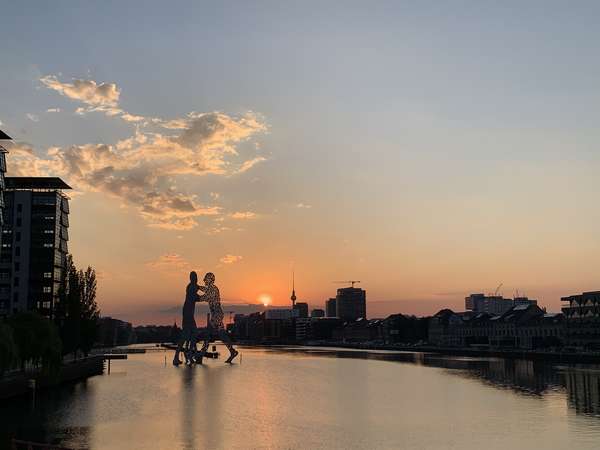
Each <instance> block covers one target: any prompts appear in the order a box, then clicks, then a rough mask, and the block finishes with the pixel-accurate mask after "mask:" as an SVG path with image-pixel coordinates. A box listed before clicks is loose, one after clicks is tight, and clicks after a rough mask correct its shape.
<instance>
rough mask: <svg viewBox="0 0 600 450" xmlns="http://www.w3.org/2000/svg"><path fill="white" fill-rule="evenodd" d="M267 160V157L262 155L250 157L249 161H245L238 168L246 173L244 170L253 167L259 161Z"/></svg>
mask: <svg viewBox="0 0 600 450" xmlns="http://www.w3.org/2000/svg"><path fill="white" fill-rule="evenodd" d="M266 160H267V158H264V157H262V156H257V157H255V158H252V159H249V160H248V161H245V162H244V164H242V165H241V166H240V168H239V169H238V173H244V172H246V171H248V170H250V169H252V168H253V167H254V166H255V165H257V164H258V163H260V162H262V161H266Z"/></svg>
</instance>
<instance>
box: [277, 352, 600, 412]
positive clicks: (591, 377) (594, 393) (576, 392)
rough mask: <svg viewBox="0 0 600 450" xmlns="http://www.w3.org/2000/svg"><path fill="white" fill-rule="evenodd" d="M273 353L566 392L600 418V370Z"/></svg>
mask: <svg viewBox="0 0 600 450" xmlns="http://www.w3.org/2000/svg"><path fill="white" fill-rule="evenodd" d="M271 351H273V352H296V353H303V354H306V355H311V356H323V357H335V358H357V359H370V360H380V361H393V362H400V363H410V364H418V365H423V366H428V367H437V368H443V369H447V370H448V373H454V374H456V375H458V376H463V377H469V378H472V379H477V380H480V381H482V382H484V383H486V384H488V385H490V386H494V387H496V388H501V389H511V390H513V391H515V392H518V393H522V394H526V395H537V396H542V395H544V394H545V393H547V392H557V391H562V392H566V395H567V400H568V405H569V406H570V407H571V408H573V409H574V410H575V411H576V412H577V413H578V414H585V415H591V416H596V417H600V366H598V365H589V364H586V365H575V366H561V365H556V364H554V363H549V362H545V361H531V360H523V359H503V358H471V357H451V356H444V355H439V354H434V353H410V352H388V351H364V350H349V349H333V348H301V347H285V348H275V349H271Z"/></svg>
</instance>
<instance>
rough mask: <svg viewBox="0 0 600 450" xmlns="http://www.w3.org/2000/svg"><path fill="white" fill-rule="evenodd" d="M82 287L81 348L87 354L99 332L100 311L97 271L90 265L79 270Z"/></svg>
mask: <svg viewBox="0 0 600 450" xmlns="http://www.w3.org/2000/svg"><path fill="white" fill-rule="evenodd" d="M79 284H80V287H81V349H82V350H83V352H84V353H85V354H86V355H87V354H88V353H89V351H90V350H91V348H92V346H93V345H94V342H95V341H96V336H97V334H98V318H99V316H100V311H99V310H98V305H97V303H96V287H97V282H96V271H95V270H94V269H93V268H92V267H90V266H88V268H87V269H86V271H85V272H83V271H79Z"/></svg>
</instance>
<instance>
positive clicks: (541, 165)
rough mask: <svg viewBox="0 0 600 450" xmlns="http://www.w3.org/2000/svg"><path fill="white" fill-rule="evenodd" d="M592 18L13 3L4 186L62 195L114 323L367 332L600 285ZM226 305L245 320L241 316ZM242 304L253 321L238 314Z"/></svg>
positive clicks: (8, 21)
mask: <svg viewBox="0 0 600 450" xmlns="http://www.w3.org/2000/svg"><path fill="white" fill-rule="evenodd" d="M599 17H600V4H598V3H597V2H579V1H578V2H569V3H568V4H567V2H553V1H543V2H536V1H528V2H510V1H506V2H488V1H471V2H469V1H448V2H428V1H423V2H412V1H404V2H403V1H396V2H385V1H377V2H373V3H371V2H353V1H344V2H333V1H326V2H309V1H307V2H281V1H273V2H266V1H256V2H241V1H238V2H200V1H190V2H178V1H174V2H151V1H145V2H136V1H130V2H118V1H113V2H110V1H106V2H102V3H101V4H100V3H91V2H75V1H73V2H61V1H58V2H51V3H50V2H44V3H40V2H27V1H23V2H10V3H7V4H5V5H3V6H2V15H1V16H0V29H1V30H2V39H0V55H1V60H0V122H1V125H0V127H1V129H2V130H4V131H5V132H7V133H8V134H9V135H11V136H12V137H13V139H14V143H13V144H12V145H11V146H10V149H9V150H10V154H9V156H8V158H7V164H8V171H9V175H30V176H33V175H36V176H38V175H39V176H44V175H51V176H60V177H62V178H63V179H64V180H65V181H67V182H68V183H69V184H70V185H71V186H72V187H73V191H72V192H70V193H69V195H70V197H71V199H72V200H71V217H70V231H69V234H70V243H69V244H70V251H71V252H72V253H73V256H74V258H75V261H76V264H77V265H79V266H82V267H85V266H87V265H92V266H93V267H95V268H96V269H97V271H98V274H99V277H100V281H99V296H98V301H99V305H100V308H101V310H102V313H103V314H104V315H111V316H114V317H119V318H124V319H126V320H130V321H133V322H134V323H172V322H173V320H175V319H176V318H177V316H178V314H179V306H180V305H181V303H182V301H183V298H184V292H185V285H186V283H187V277H188V273H189V271H190V270H197V271H198V272H202V273H203V272H206V271H213V272H214V273H215V274H216V277H217V285H218V286H219V288H220V291H221V295H222V297H223V299H224V301H225V302H226V303H228V304H240V305H246V304H261V303H269V304H271V305H289V296H290V291H291V272H292V270H293V271H294V272H295V279H296V293H297V295H298V298H299V300H302V301H307V302H308V303H309V304H310V305H311V307H323V306H324V302H325V300H326V299H327V298H329V297H331V296H334V295H335V291H336V289H337V288H339V287H343V286H344V284H336V283H334V281H338V280H350V279H356V280H361V284H360V285H359V286H360V287H362V288H364V289H366V291H367V304H368V307H367V310H368V315H369V316H370V317H381V316H385V315H387V314H391V313H396V312H402V313H409V314H417V315H425V314H432V313H435V312H436V311H437V310H439V309H441V308H442V307H446V306H448V307H451V308H453V309H455V310H461V309H462V308H463V307H464V300H463V299H464V297H465V295H468V294H469V293H471V292H486V293H487V292H494V291H495V290H496V288H497V286H498V285H500V283H503V286H502V287H501V288H500V290H499V292H500V293H502V294H504V295H505V296H513V295H514V294H515V293H516V292H517V290H518V292H519V293H521V294H525V295H529V296H530V297H534V298H537V299H538V300H539V302H540V304H541V305H542V306H546V307H547V308H548V309H549V310H552V311H557V310H559V308H560V297H561V296H565V295H570V294H574V293H579V292H582V291H587V290H597V289H600V285H599V284H598V283H599V282H598V272H597V267H598V266H600V234H599V233H598V225H597V224H598V222H599V219H600V206H599V203H598V201H597V197H598V193H599V191H600V187H599V186H600V185H599V184H598V181H597V179H598V178H597V174H598V173H599V171H600V152H599V150H598V137H599V134H600V131H599V130H600V128H599V127H598V126H597V125H598V119H599V117H600V89H599V87H598V81H597V80H598V79H599V77H600V60H599V59H598V44H597V43H598V42H599V41H600V29H599V28H598V26H597V23H598V18H599ZM230 308H233V307H230ZM240 308H242V306H240Z"/></svg>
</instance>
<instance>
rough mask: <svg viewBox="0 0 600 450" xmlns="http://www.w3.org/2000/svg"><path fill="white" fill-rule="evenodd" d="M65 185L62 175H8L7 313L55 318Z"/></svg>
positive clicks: (65, 223)
mask: <svg viewBox="0 0 600 450" xmlns="http://www.w3.org/2000/svg"><path fill="white" fill-rule="evenodd" d="M65 189H71V188H70V186H69V185H67V184H66V183H65V182H64V181H63V180H61V179H60V178H51V177H35V178H32V177H6V191H5V193H4V200H5V205H6V206H5V208H4V227H3V229H2V250H1V252H0V302H2V303H3V305H4V306H5V308H4V311H5V312H7V313H8V314H11V313H16V312H20V311H37V312H39V313H40V314H41V315H43V316H46V317H50V318H52V317H53V316H54V311H55V308H56V306H57V304H58V302H59V288H60V282H61V279H62V277H63V274H64V270H65V262H66V256H67V253H68V247H67V242H68V240H69V233H68V228H69V199H68V197H67V196H66V195H65V194H64V193H63V190H65ZM7 306H8V307H7Z"/></svg>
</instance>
